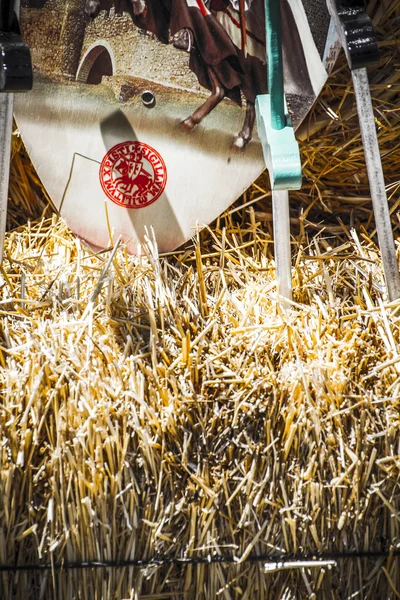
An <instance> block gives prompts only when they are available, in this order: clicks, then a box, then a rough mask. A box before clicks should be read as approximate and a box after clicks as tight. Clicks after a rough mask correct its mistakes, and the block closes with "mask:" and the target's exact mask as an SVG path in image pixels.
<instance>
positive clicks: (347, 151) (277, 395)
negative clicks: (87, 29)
mask: <svg viewBox="0 0 400 600" xmlns="http://www.w3.org/2000/svg"><path fill="white" fill-rule="evenodd" d="M370 9H371V14H372V15H373V17H374V22H375V25H376V27H377V30H378V32H379V35H380V39H381V40H382V42H381V49H382V63H381V65H380V67H379V68H377V69H375V70H372V71H371V79H372V82H373V85H372V91H373V96H374V101H375V108H376V121H377V125H378V126H379V136H380V142H381V146H382V154H383V158H384V166H385V169H386V174H387V181H388V184H389V188H388V189H389V193H390V202H391V207H392V211H393V212H392V214H393V226H394V230H395V233H396V236H397V235H398V225H399V219H398V205H399V202H400V199H399V193H398V189H399V186H400V177H399V175H400V166H399V165H400V144H399V142H398V139H399V134H400V111H399V109H398V96H399V85H400V69H399V60H398V59H399V54H398V48H397V41H396V38H395V34H396V31H397V30H398V29H399V23H400V1H399V0H384V1H382V2H378V1H377V0H373V1H372V2H371V6H370ZM301 137H302V139H303V144H302V155H303V159H304V163H305V185H304V188H303V190H302V191H301V192H299V193H296V194H293V196H292V222H293V231H294V234H295V238H294V239H293V257H294V261H293V262H294V264H295V269H294V271H295V274H294V277H295V293H294V302H293V304H292V305H291V306H290V307H284V306H282V305H281V304H280V303H279V301H278V299H277V296H276V288H275V281H274V262H273V244H272V235H271V206H270V201H269V198H268V197H264V199H263V200H260V201H258V202H257V201H256V200H257V197H259V196H265V195H268V188H267V178H266V176H264V177H262V178H261V179H260V180H259V181H258V182H257V183H256V184H254V186H253V187H252V188H251V190H249V192H248V193H247V194H246V195H245V198H244V199H241V200H240V201H239V202H238V203H237V204H236V205H235V207H233V208H232V209H231V210H230V211H228V212H227V213H226V214H225V215H223V216H222V217H221V218H220V219H218V220H217V222H216V223H214V224H213V226H212V227H211V228H208V229H206V230H204V231H203V232H202V233H201V234H199V235H197V236H196V238H195V239H194V240H193V241H192V242H191V243H188V244H187V245H186V247H185V248H183V249H181V250H180V251H178V252H177V253H176V254H174V255H170V256H166V257H162V256H161V257H160V256H159V255H158V252H157V246H156V243H155V241H154V240H153V239H151V236H150V237H149V239H148V242H147V246H146V247H145V248H144V249H143V255H142V256H141V257H130V256H128V255H127V253H126V252H125V249H124V248H123V247H121V246H120V245H119V244H118V241H117V240H112V241H111V244H110V249H108V250H107V251H104V252H101V253H98V254H96V253H94V252H93V251H91V250H90V249H88V248H86V247H85V246H84V244H83V243H80V242H79V241H78V240H77V239H76V238H75V237H74V236H73V235H72V234H71V233H70V231H69V230H68V229H67V227H66V226H65V224H64V223H63V221H62V220H61V219H59V218H58V217H57V216H55V215H54V216H52V215H51V211H50V209H48V208H47V212H46V214H45V215H44V216H43V217H41V218H38V219H36V220H32V221H29V222H28V223H25V224H23V225H21V226H18V224H19V223H21V222H23V220H24V218H25V221H26V220H27V218H32V219H33V217H35V214H40V213H41V212H42V211H43V209H44V207H45V200H44V199H43V192H42V191H41V188H40V183H39V182H38V181H37V179H36V178H35V176H34V173H33V170H32V167H31V166H30V164H29V161H28V159H27V157H26V156H25V154H24V152H23V148H17V145H18V144H19V141H18V139H17V138H16V140H15V143H16V153H15V156H14V162H13V173H12V178H13V181H12V186H11V197H12V200H11V206H10V229H11V231H10V232H9V234H8V236H7V239H6V249H5V261H4V266H3V269H2V271H1V275H2V278H1V282H0V283H1V291H2V300H1V306H0V311H1V316H2V321H1V339H0V381H1V384H0V385H1V407H0V419H1V420H0V424H1V425H0V427H1V438H0V439H1V445H0V448H1V454H0V456H1V463H0V464H1V469H0V567H1V569H2V572H1V574H0V597H1V598H4V599H7V600H8V599H11V598H16V599H24V600H29V599H35V600H36V599H41V598H43V599H49V598H54V599H56V598H57V599H61V598H62V599H63V600H72V599H84V600H92V599H99V600H100V599H101V600H105V599H128V598H129V599H148V600H150V599H153V600H156V599H157V600H158V599H160V600H161V599H164V598H170V599H173V600H178V599H181V598H184V599H187V600H189V599H192V598H193V599H194V598H196V599H199V600H202V599H204V600H206V599H207V600H208V599H218V598H221V599H226V600H228V599H229V600H230V599H231V600H236V599H241V600H244V599H264V600H272V599H274V600H275V599H276V600H278V599H282V600H289V599H295V598H296V599H297V598H301V599H305V598H314V599H317V598H321V599H324V600H325V599H326V600H327V599H328V598H329V599H332V600H333V599H338V598H343V599H350V598H357V599H360V600H361V599H367V598H368V599H378V598H385V599H390V598H398V597H400V568H399V561H398V557H397V556H396V552H397V551H398V548H399V544H400V533H399V522H400V512H399V510H400V490H399V483H398V482H399V476H400V470H399V466H400V433H399V431H400V430H399V424H400V423H399V421H400V412H399V406H400V353H399V348H400V346H399V343H400V301H399V302H397V303H393V304H392V305H389V304H388V303H387V301H386V298H385V292H384V280H383V272H382V266H381V261H380V255H379V251H378V249H377V246H376V245H375V237H374V223H373V215H372V212H371V203H370V199H369V191H368V185H367V179H366V173H365V165H364V160H363V152H362V146H361V140H360V135H359V130H358V125H357V118H356V116H355V109H354V98H353V93H352V87H351V82H350V77H349V72H348V70H347V67H346V64H345V61H344V59H343V58H341V59H340V61H339V63H338V66H337V69H336V71H335V73H334V74H333V76H332V78H331V80H330V81H329V84H328V86H327V88H326V90H325V92H324V95H323V97H322V98H321V100H320V101H319V102H318V104H317V105H316V107H315V110H314V112H313V114H312V115H311V116H310V119H309V121H308V123H307V124H306V125H305V126H304V127H303V129H302V132H301ZM35 211H36V213H35ZM381 551H383V552H387V555H385V556H379V555H378V554H379V552H381ZM372 552H376V553H377V555H375V556H373V555H372V556H369V557H367V556H365V554H368V553H372ZM319 553H323V556H318V557H317V559H316V560H315V561H314V565H311V566H310V564H308V563H309V561H310V555H313V554H316V555H317V554H319ZM349 553H353V556H344V555H348V554H349ZM354 553H356V554H358V555H360V556H359V557H358V558H356V557H355V556H354ZM363 553H365V554H363ZM263 555H268V556H270V557H272V558H274V559H276V560H278V558H279V561H281V562H282V563H289V564H284V565H282V564H280V565H276V564H273V563H267V561H266V559H265V560H261V561H259V560H257V557H260V556H263ZM232 557H234V558H232ZM151 559H157V560H156V561H153V562H151ZM141 560H143V561H147V562H148V564H146V565H144V566H128V565H126V564H125V565H122V566H121V565H120V566H118V565H116V564H111V563H115V562H117V563H118V562H121V561H128V562H129V561H141ZM85 561H108V562H107V563H106V566H102V565H97V566H98V567H101V568H94V566H93V565H91V568H86V569H84V568H83V566H82V565H81V564H78V565H77V564H75V568H73V569H70V568H63V567H68V566H69V567H70V566H71V565H72V566H73V565H74V563H82V562H85ZM35 564H36V565H48V566H50V568H49V569H48V570H43V571H40V570H29V569H28V570H21V571H18V572H15V571H13V570H12V569H13V568H14V567H15V566H16V565H18V566H20V567H23V566H24V565H25V566H29V565H35ZM3 567H9V569H10V570H9V571H6V570H4V568H3ZM283 567H285V568H283Z"/></svg>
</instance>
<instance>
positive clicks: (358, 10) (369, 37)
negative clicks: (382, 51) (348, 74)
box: [328, 0, 379, 71]
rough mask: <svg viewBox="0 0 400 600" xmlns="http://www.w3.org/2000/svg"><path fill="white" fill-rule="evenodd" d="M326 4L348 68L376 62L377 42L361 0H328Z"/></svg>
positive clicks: (377, 55)
mask: <svg viewBox="0 0 400 600" xmlns="http://www.w3.org/2000/svg"><path fill="white" fill-rule="evenodd" d="M329 5H330V6H329ZM328 6H329V9H330V13H331V16H332V17H333V19H334V21H335V25H336V29H337V31H338V34H339V36H340V41H341V43H342V46H343V49H344V51H345V53H346V58H347V61H348V63H349V67H350V69H351V70H352V71H354V70H355V69H362V68H364V67H367V66H368V65H370V64H373V63H376V62H378V61H379V50H378V42H377V39H376V35H375V32H374V28H373V25H372V21H371V19H370V18H369V16H368V15H367V13H366V10H365V4H364V2H363V0H330V2H329V1H328Z"/></svg>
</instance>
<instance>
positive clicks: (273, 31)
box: [265, 0, 286, 129]
mask: <svg viewBox="0 0 400 600" xmlns="http://www.w3.org/2000/svg"><path fill="white" fill-rule="evenodd" d="M265 25H266V34H267V35H266V41H267V57H268V87H269V94H270V98H271V119H272V121H271V125H272V128H273V129H283V128H284V127H285V126H286V115H285V96H284V89H283V59H282V36H281V3H280V0H265Z"/></svg>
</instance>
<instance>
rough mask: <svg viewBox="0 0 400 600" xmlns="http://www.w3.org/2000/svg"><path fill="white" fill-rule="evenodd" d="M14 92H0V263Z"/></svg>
mask: <svg viewBox="0 0 400 600" xmlns="http://www.w3.org/2000/svg"><path fill="white" fill-rule="evenodd" d="M13 106H14V94H4V93H0V264H1V263H2V262H3V252H4V239H5V235H6V225H7V203H8V185H9V179H10V160H11V136H12V126H13Z"/></svg>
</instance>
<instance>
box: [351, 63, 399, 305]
mask: <svg viewBox="0 0 400 600" xmlns="http://www.w3.org/2000/svg"><path fill="white" fill-rule="evenodd" d="M352 75H353V85H354V91H355V95H356V101H357V110H358V118H359V121H360V130H361V137H362V141H363V145H364V153H365V162H366V165H367V172H368V179H369V187H370V191H371V199H372V205H373V209H374V215H375V226H376V231H377V234H378V241H379V247H380V250H381V254H382V262H383V269H384V272H385V279H386V287H387V290H388V295H389V300H390V301H393V300H397V299H398V298H400V275H399V266H398V263H397V257H396V248H395V245H394V239H393V230H392V224H391V221H390V212H389V204H388V199H387V194H386V187H385V178H384V174H383V168H382V160H381V155H380V151H379V144H378V136H377V133H376V127H375V118H374V110H373V106H372V100H371V92H370V87H369V81H368V73H367V69H355V70H354V71H352Z"/></svg>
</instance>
